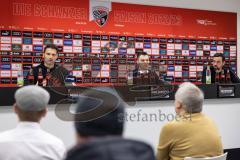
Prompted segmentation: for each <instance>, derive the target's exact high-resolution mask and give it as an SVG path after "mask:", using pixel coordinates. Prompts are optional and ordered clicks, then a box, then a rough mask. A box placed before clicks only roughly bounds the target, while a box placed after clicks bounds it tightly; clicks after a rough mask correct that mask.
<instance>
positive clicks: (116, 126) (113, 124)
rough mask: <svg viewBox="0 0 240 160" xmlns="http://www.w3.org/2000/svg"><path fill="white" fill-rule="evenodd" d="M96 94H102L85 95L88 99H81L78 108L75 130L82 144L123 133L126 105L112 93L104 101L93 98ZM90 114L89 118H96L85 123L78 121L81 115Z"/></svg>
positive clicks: (91, 93)
mask: <svg viewBox="0 0 240 160" xmlns="http://www.w3.org/2000/svg"><path fill="white" fill-rule="evenodd" d="M102 93H104V92H102ZM105 93H107V92H105ZM95 94H97V95H98V96H99V94H101V93H100V92H98V93H94V91H90V92H88V94H85V95H87V97H82V98H80V99H79V100H78V103H77V106H76V107H77V108H76V115H75V129H76V132H77V137H78V140H79V141H80V142H81V141H84V140H87V139H88V138H89V137H102V136H121V135H122V133H123V125H124V120H123V119H122V116H124V107H125V106H124V104H123V103H122V102H121V101H120V100H119V98H117V97H116V96H114V95H113V94H111V93H107V94H108V96H107V95H106V96H107V97H106V96H105V98H104V99H99V98H93V97H96V96H95ZM109 94H111V95H109ZM110 96H114V97H115V98H114V97H110ZM114 99H116V103H112V101H115V100H114ZM104 101H105V102H104ZM106 101H109V102H110V103H108V102H106ZM102 111H103V112H102ZM88 112H91V113H90V114H88V115H90V116H89V117H91V116H92V115H93V116H94V118H89V119H87V120H85V121H78V120H77V118H78V117H77V116H81V115H79V114H82V113H86V114H87V113H88ZM99 112H101V115H99ZM102 113H103V114H102Z"/></svg>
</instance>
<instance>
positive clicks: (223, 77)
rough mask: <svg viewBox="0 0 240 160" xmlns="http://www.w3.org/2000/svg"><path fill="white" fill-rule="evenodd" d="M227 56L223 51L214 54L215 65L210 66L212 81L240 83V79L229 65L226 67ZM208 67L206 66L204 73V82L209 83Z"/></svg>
mask: <svg viewBox="0 0 240 160" xmlns="http://www.w3.org/2000/svg"><path fill="white" fill-rule="evenodd" d="M224 65H225V57H224V55H223V54H222V53H216V54H215V55H214V56H213V66H211V67H209V69H210V72H211V74H210V76H211V83H230V82H231V83H240V79H239V78H238V76H237V75H236V74H235V73H234V72H233V70H232V69H231V68H229V67H224ZM206 72H207V67H204V69H203V73H202V83H207V81H206V76H207V73H206Z"/></svg>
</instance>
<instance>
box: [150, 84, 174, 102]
mask: <svg viewBox="0 0 240 160" xmlns="http://www.w3.org/2000/svg"><path fill="white" fill-rule="evenodd" d="M157 98H166V99H168V98H170V89H169V87H167V86H160V85H156V86H152V87H151V99H157Z"/></svg>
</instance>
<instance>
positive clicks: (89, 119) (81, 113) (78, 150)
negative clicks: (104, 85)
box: [66, 89, 155, 160]
mask: <svg viewBox="0 0 240 160" xmlns="http://www.w3.org/2000/svg"><path fill="white" fill-rule="evenodd" d="M82 96H84V97H82V98H80V99H79V101H78V103H77V109H76V114H75V130H76V136H77V144H76V145H75V147H73V149H71V150H70V151H69V152H68V153H67V156H66V160H79V159H83V160H154V159H155V156H154V152H153V150H152V148H151V147H150V146H149V145H148V144H145V143H144V142H139V141H133V140H128V139H124V138H122V133H123V128H124V119H125V118H124V116H125V105H124V103H123V102H122V101H121V100H120V99H119V97H118V96H117V95H115V94H114V93H113V90H111V89H109V90H107V89H106V90H105V91H103V90H94V89H91V90H88V91H86V92H84V93H82Z"/></svg>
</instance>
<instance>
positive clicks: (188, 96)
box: [175, 82, 204, 114]
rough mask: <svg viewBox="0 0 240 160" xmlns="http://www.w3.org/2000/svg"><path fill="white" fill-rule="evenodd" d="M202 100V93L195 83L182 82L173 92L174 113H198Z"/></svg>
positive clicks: (200, 109)
mask: <svg viewBox="0 0 240 160" xmlns="http://www.w3.org/2000/svg"><path fill="white" fill-rule="evenodd" d="M203 101H204V94H203V92H202V91H201V90H200V89H199V88H198V87H197V86H196V85H194V84H192V83H190V82H185V83H182V84H181V85H180V86H179V88H178V90H177V92H176V94H175V110H176V113H178V114H179V113H182V112H183V113H200V112H201V111H202V106H203Z"/></svg>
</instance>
